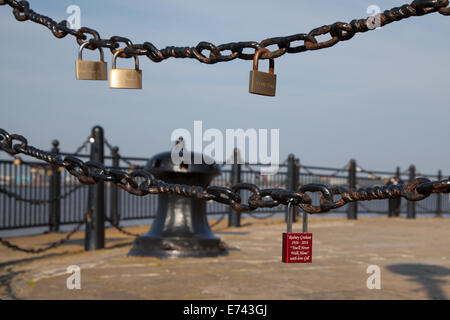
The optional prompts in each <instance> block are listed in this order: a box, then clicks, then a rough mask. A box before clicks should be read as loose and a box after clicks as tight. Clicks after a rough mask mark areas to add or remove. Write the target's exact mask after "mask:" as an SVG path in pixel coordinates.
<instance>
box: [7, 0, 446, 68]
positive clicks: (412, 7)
mask: <svg viewBox="0 0 450 320" xmlns="http://www.w3.org/2000/svg"><path fill="white" fill-rule="evenodd" d="M5 4H8V5H9V6H10V7H12V8H13V14H14V16H15V18H16V19H17V20H18V21H26V20H31V21H33V22H36V23H39V24H42V25H44V26H46V27H47V28H49V29H50V30H51V31H52V33H53V35H54V36H55V37H57V38H64V37H65V36H66V35H68V34H70V35H72V36H74V37H75V38H76V40H77V42H78V44H79V45H82V44H84V43H85V40H87V39H88V37H87V35H90V36H91V37H92V38H91V39H90V40H88V41H87V44H86V46H85V47H86V48H88V49H90V50H95V49H97V48H108V49H110V50H111V52H112V53H113V54H115V53H116V52H117V51H118V50H119V49H118V48H119V47H120V43H124V44H125V45H126V46H125V47H124V48H122V49H120V50H121V51H120V52H119V55H118V56H119V57H121V58H130V57H132V56H143V55H145V56H147V57H148V58H149V59H150V60H152V61H153V62H160V61H163V60H165V59H168V58H191V59H197V60H198V61H200V62H202V63H207V64H214V63H217V62H225V61H231V60H234V59H236V58H239V59H243V60H253V58H254V53H244V49H253V50H257V49H261V48H265V47H268V46H272V45H276V46H278V49H276V50H274V51H270V50H266V51H265V52H264V53H262V54H261V59H270V58H278V57H280V56H282V55H284V54H285V53H300V52H305V51H309V50H318V49H323V48H329V47H332V46H334V45H335V44H337V43H338V42H340V41H345V40H350V39H351V38H353V36H354V35H355V34H356V33H362V32H367V31H370V30H373V29H375V28H374V27H373V26H372V24H373V17H369V18H367V19H358V20H352V21H351V22H350V23H344V22H336V23H333V24H330V25H324V26H321V27H319V28H316V29H313V30H311V31H310V32H309V33H299V34H294V35H291V36H286V37H275V38H268V39H265V40H262V41H260V42H257V41H243V42H231V43H226V44H221V45H214V44H212V43H210V42H200V43H198V44H197V45H196V46H195V47H174V46H168V47H166V48H164V49H157V48H156V47H155V46H154V45H153V44H152V43H150V42H144V43H143V44H133V43H132V42H131V40H129V39H128V38H124V37H120V36H113V37H111V38H110V39H102V38H101V37H100V34H99V33H98V32H97V31H96V30H93V29H90V28H86V27H82V28H80V29H79V30H73V29H70V28H69V27H68V22H67V21H66V20H63V21H61V22H59V23H58V22H56V21H54V20H53V19H51V18H49V17H47V16H44V15H41V14H39V13H36V12H34V11H33V10H32V9H31V8H30V5H29V3H28V1H15V0H0V5H5ZM448 4H449V1H448V0H416V1H413V2H412V3H411V4H405V5H403V6H401V7H396V8H392V9H391V10H386V11H384V12H383V13H381V14H380V15H379V21H380V26H385V25H387V24H390V23H392V22H394V21H400V20H403V19H406V18H409V17H412V16H422V15H426V14H430V13H434V12H439V13H440V14H442V15H446V16H447V15H450V8H448V7H447V6H448ZM321 35H329V36H330V39H328V40H325V41H322V42H319V41H318V40H317V38H316V37H318V36H321ZM296 41H303V44H300V45H297V46H293V43H294V42H296ZM203 51H209V54H208V56H206V55H205V54H203ZM224 52H230V53H229V54H224Z"/></svg>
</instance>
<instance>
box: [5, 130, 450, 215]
mask: <svg viewBox="0 0 450 320" xmlns="http://www.w3.org/2000/svg"><path fill="white" fill-rule="evenodd" d="M16 142H18V143H16ZM0 149H1V150H3V151H5V152H7V153H9V154H10V155H16V154H24V155H27V156H30V157H33V158H35V159H38V160H43V161H45V162H47V163H49V164H51V165H57V166H61V167H64V168H65V169H66V170H67V171H69V172H70V174H72V175H73V176H75V177H76V178H77V179H78V180H79V181H80V182H81V183H82V184H96V183H98V182H101V181H103V182H111V183H114V184H115V185H117V186H118V187H120V188H122V189H124V190H125V191H127V192H129V193H131V194H134V195H137V196H145V195H148V194H172V195H178V196H183V197H189V198H196V199H201V200H205V201H209V200H213V201H217V202H220V203H223V204H226V205H229V206H230V207H232V208H233V209H234V210H236V211H239V212H251V211H254V210H256V209H258V208H273V207H276V206H279V205H281V204H283V205H287V204H288V203H289V202H291V204H294V205H297V206H299V207H300V208H301V209H302V210H303V211H305V212H308V213H312V214H313V213H324V212H328V211H330V210H333V209H337V208H340V207H342V206H344V205H345V204H347V203H349V202H356V201H362V200H381V199H395V198H400V197H403V198H405V199H407V200H409V201H420V200H423V199H425V198H427V197H428V196H430V195H431V194H432V193H450V181H449V180H448V179H446V180H441V181H430V180H429V179H426V178H417V179H415V180H414V181H412V182H410V183H408V184H398V185H389V186H380V187H368V188H360V189H348V188H345V187H327V186H326V185H322V184H315V183H312V184H306V185H303V186H300V187H299V188H298V190H297V191H290V190H284V189H279V188H271V189H259V188H258V187H257V186H256V185H254V184H250V183H238V184H235V185H233V186H231V187H230V188H228V187H220V186H209V187H207V188H206V189H204V188H202V187H200V186H189V185H180V184H169V183H166V182H164V181H162V180H158V179H156V178H154V177H153V176H152V175H151V174H150V173H149V172H147V171H144V170H135V171H133V172H131V173H129V172H126V171H123V170H119V169H108V168H106V167H105V166H104V165H103V164H102V163H99V162H95V161H86V162H83V161H82V160H80V159H78V158H76V157H73V156H66V157H63V156H61V155H58V154H54V153H51V152H47V151H43V150H40V149H37V148H35V147H32V146H30V145H28V141H27V139H25V138H24V137H22V136H20V135H17V134H9V133H8V132H7V131H5V130H3V129H0ZM242 190H248V191H249V192H250V193H251V196H250V197H249V198H248V199H247V203H243V202H242V198H241V195H240V191H242ZM307 192H310V193H314V192H319V193H320V203H319V204H318V205H316V206H315V205H313V204H312V199H311V197H310V196H309V195H308V194H307ZM335 196H337V198H338V199H337V200H334V198H335Z"/></svg>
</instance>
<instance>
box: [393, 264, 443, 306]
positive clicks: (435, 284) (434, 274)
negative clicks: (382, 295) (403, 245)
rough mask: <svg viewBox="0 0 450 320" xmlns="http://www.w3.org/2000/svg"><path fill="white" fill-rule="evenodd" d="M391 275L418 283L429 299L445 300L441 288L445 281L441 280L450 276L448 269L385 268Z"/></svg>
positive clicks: (432, 267) (429, 266)
mask: <svg viewBox="0 0 450 320" xmlns="http://www.w3.org/2000/svg"><path fill="white" fill-rule="evenodd" d="M387 269H388V270H389V271H391V272H393V273H397V274H401V275H404V276H408V277H409V278H408V281H413V282H417V283H419V284H420V285H421V286H422V287H423V288H424V289H425V290H426V291H427V294H428V297H429V298H430V299H434V300H447V297H446V296H445V293H444V292H443V290H442V287H443V286H444V285H445V283H446V282H447V280H445V279H442V278H443V277H447V276H449V275H450V269H448V268H445V267H442V266H435V265H428V264H406V263H405V264H394V265H390V266H388V267H387Z"/></svg>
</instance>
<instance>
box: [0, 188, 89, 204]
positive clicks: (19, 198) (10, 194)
mask: <svg viewBox="0 0 450 320" xmlns="http://www.w3.org/2000/svg"><path fill="white" fill-rule="evenodd" d="M81 187H84V185H82V184H79V185H76V186H75V187H73V188H71V189H70V190H68V191H67V192H65V193H64V194H62V195H60V196H59V197H54V198H52V199H48V200H37V199H26V198H24V197H22V196H20V195H18V194H16V193H13V192H11V191H8V190H6V189H4V188H2V187H0V193H2V194H4V195H6V196H7V197H9V198H13V199H14V200H16V201H22V202H25V203H29V204H32V205H38V206H39V205H45V204H49V203H52V202H56V201H58V200H62V199H65V198H67V197H68V196H70V195H71V194H72V193H74V192H75V191H77V190H78V189H80V188H81Z"/></svg>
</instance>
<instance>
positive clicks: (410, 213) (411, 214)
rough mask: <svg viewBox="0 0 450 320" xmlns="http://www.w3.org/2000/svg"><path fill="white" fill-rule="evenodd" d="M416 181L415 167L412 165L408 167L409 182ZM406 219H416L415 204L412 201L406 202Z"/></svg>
mask: <svg viewBox="0 0 450 320" xmlns="http://www.w3.org/2000/svg"><path fill="white" fill-rule="evenodd" d="M414 179H416V167H415V166H414V165H410V166H409V182H412V181H414ZM406 218H407V219H415V218H416V203H415V202H414V201H408V204H407V211H406Z"/></svg>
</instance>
